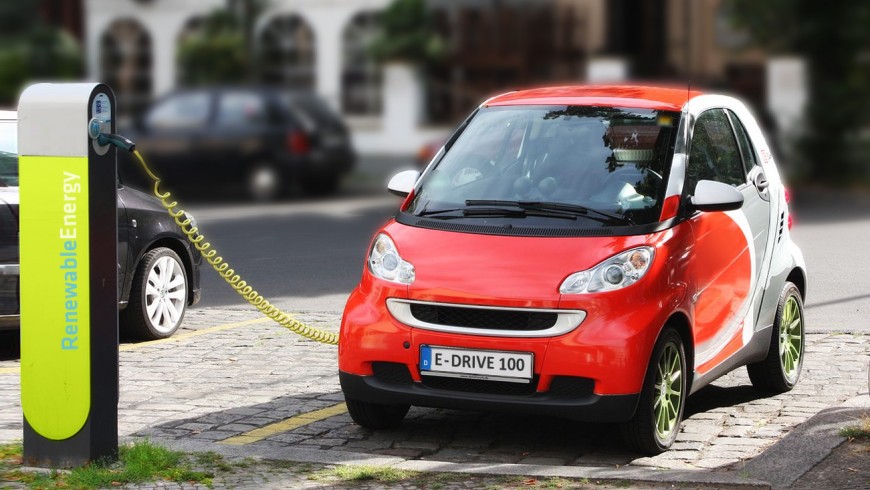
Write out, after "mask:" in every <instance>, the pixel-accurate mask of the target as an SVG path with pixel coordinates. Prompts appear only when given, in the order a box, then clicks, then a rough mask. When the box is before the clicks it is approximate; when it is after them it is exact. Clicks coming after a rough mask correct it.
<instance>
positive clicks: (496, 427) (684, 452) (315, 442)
mask: <svg viewBox="0 0 870 490" xmlns="http://www.w3.org/2000/svg"><path fill="white" fill-rule="evenodd" d="M257 315H258V314H257V313H256V312H255V311H254V310H251V309H217V308H206V309H193V310H190V311H189V312H188V317H187V318H186V319H185V322H186V325H187V327H188V329H193V330H185V331H184V332H182V333H181V334H180V335H178V336H176V337H174V338H173V339H169V340H168V341H161V342H157V343H142V344H123V345H122V352H121V372H120V381H121V393H120V404H119V421H120V427H119V432H120V435H121V436H122V437H125V438H126V439H129V438H136V437H148V438H151V439H153V440H155V441H158V442H160V443H162V444H166V445H168V446H170V447H175V448H181V449H184V448H190V447H202V445H203V444H205V445H208V444H211V445H212V446H214V447H218V446H220V447H226V445H225V444H222V443H220V442H219V441H223V440H226V439H229V438H231V437H234V436H238V435H240V434H245V433H248V432H250V431H252V430H255V429H258V428H260V427H264V426H269V424H273V423H276V422H280V421H284V420H286V419H290V418H292V417H295V416H299V415H304V414H308V413H310V412H312V411H317V410H321V409H331V410H334V411H335V412H337V415H333V416H329V417H325V418H322V419H321V420H316V421H312V422H307V423H306V422H305V421H303V422H302V423H296V424H293V426H294V427H295V428H292V429H290V430H285V431H275V433H270V434H269V435H267V436H265V437H264V438H262V439H259V440H252V441H251V442H250V443H249V444H247V445H244V446H236V447H237V448H239V449H240V450H241V451H243V452H244V451H249V452H251V454H256V453H257V452H266V453H269V454H272V455H276V454H277V455H280V454H282V453H291V452H292V453H293V454H300V451H303V452H304V451H309V452H312V453H313V452H317V451H321V452H324V451H325V452H324V454H332V455H335V454H347V456H348V457H349V458H351V457H358V456H359V457H363V455H364V456H365V457H369V458H388V459H389V460H391V461H401V460H411V461H416V462H417V463H418V465H423V467H425V464H426V463H427V462H431V463H432V465H431V467H432V468H437V463H438V462H444V463H451V462H455V463H477V464H480V465H496V464H500V463H510V464H515V463H518V464H521V465H525V466H523V468H532V469H534V467H536V466H541V465H546V466H551V467H552V466H560V467H588V468H590V469H594V468H617V467H618V468H628V469H631V468H666V469H675V470H688V471H689V472H697V471H698V470H713V472H732V473H733V472H737V473H739V472H740V470H741V467H742V462H744V461H746V460H748V459H751V458H753V457H754V456H756V455H758V454H760V453H761V452H762V451H764V450H765V449H766V448H768V447H770V446H771V445H773V444H774V443H776V442H777V441H778V440H780V439H781V438H782V437H783V436H784V435H785V434H786V433H787V432H789V431H790V430H791V429H792V428H794V427H795V426H797V425H798V424H801V423H802V422H804V421H806V420H807V419H808V418H809V417H811V416H813V415H814V414H816V413H817V412H819V411H820V410H822V409H825V408H827V407H830V406H832V405H836V404H838V403H840V402H843V401H845V400H848V399H850V398H853V397H855V396H856V395H857V394H858V393H863V392H866V390H867V373H866V369H867V364H868V360H870V355H868V352H870V336H868V335H860V334H855V335H853V334H836V333H826V334H809V335H808V336H807V355H806V358H805V363H804V367H803V374H802V377H801V381H800V382H799V383H798V385H797V387H796V388H795V389H794V390H792V391H791V392H789V393H786V394H782V395H777V396H767V395H764V394H762V393H759V392H757V391H755V390H754V389H753V388H752V387H751V385H750V383H749V379H748V377H747V376H746V374H745V370H743V369H740V370H738V371H737V372H734V373H731V374H729V375H727V376H725V377H723V378H720V379H719V380H718V381H716V382H715V383H714V384H713V385H711V386H709V387H707V388H705V389H703V390H701V391H700V392H698V393H696V394H695V395H693V396H692V397H691V398H689V400H688V404H687V414H686V420H685V422H684V423H683V429H682V432H681V434H680V435H679V437H678V439H677V442H676V443H675V445H674V447H673V449H672V450H671V451H668V452H666V453H664V454H662V455H659V456H656V457H641V456H640V455H637V454H632V453H630V452H628V451H627V450H626V449H624V448H623V446H622V445H621V443H620V442H619V438H618V437H614V434H615V427H614V426H610V425H606V424H582V423H576V422H571V421H565V420H561V419H556V418H548V417H532V416H523V415H510V414H493V413H479V412H462V411H453V410H438V409H428V408H412V410H411V412H410V413H409V414H408V417H407V418H406V420H405V423H404V424H403V426H402V427H401V428H399V429H394V430H384V431H376V432H375V431H370V430H367V429H364V428H362V427H359V426H357V425H355V424H353V423H352V421H351V419H350V416H349V415H347V413H346V412H344V410H343V408H342V407H341V406H340V403H341V402H342V401H343V397H342V395H341V391H340V389H339V385H338V378H337V376H336V359H335V358H336V352H335V347H334V346H328V345H323V344H317V343H314V342H310V341H306V340H304V339H301V338H300V337H298V336H296V335H295V334H293V333H292V332H290V331H288V330H285V329H283V328H281V327H279V326H277V325H275V324H272V323H269V322H266V321H261V320H260V318H259V317H258V316H257ZM299 318H300V319H302V320H304V321H305V322H307V323H309V324H312V325H314V326H317V327H320V328H326V329H329V330H333V331H334V330H336V329H337V325H338V315H332V314H301V315H299ZM238 323H242V325H238V326H232V325H230V326H228V327H226V328H217V329H215V328H211V329H209V328H206V327H211V326H219V325H227V324H238ZM198 328H202V330H196V329H198ZM189 335H193V336H189ZM17 364H18V362H17V360H0V442H8V441H11V440H15V439H20V438H21V409H20V396H19V377H18V375H17V373H16V366H17ZM329 413H334V412H329ZM294 420H298V419H294ZM254 439H256V438H254ZM216 442H217V444H215V443H216ZM707 473H709V471H707ZM239 483H240V484H241V482H239ZM314 483H316V482H314ZM314 483H312V485H313V488H316V487H317V485H315V484H314ZM250 484H251V485H252V486H255V487H256V486H262V485H259V484H257V483H256V482H253V481H252V482H250ZM264 484H265V483H264ZM231 486H238V485H231ZM306 486H308V484H306ZM161 488H162V487H161ZM444 488H454V487H444ZM455 488H464V487H455Z"/></svg>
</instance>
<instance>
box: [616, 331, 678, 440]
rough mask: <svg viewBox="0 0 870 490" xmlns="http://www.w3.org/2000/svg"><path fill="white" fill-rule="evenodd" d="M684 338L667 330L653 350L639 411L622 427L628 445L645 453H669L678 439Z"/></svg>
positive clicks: (641, 394)
mask: <svg viewBox="0 0 870 490" xmlns="http://www.w3.org/2000/svg"><path fill="white" fill-rule="evenodd" d="M686 387H687V384H686V353H685V350H684V348H683V339H682V337H680V334H679V333H677V331H676V330H674V329H673V328H671V327H665V329H664V330H663V331H662V333H661V335H660V336H659V340H658V342H656V346H655V348H654V349H653V353H652V357H651V358H650V362H649V366H648V367H647V373H646V378H645V379H644V384H643V388H642V390H641V393H640V400H639V402H638V407H637V412H635V414H634V417H633V418H632V419H631V420H629V421H628V422H626V423H625V425H623V427H622V432H623V437H624V439H625V442H626V444H627V445H628V446H630V447H631V448H632V449H634V450H636V451H640V452H642V453H646V454H659V453H662V452H664V451H667V450H668V448H669V447H671V445H672V444H673V443H674V441H675V440H676V439H677V433H679V431H680V423H681V422H682V420H683V410H684V408H685V406H686V396H687V393H686Z"/></svg>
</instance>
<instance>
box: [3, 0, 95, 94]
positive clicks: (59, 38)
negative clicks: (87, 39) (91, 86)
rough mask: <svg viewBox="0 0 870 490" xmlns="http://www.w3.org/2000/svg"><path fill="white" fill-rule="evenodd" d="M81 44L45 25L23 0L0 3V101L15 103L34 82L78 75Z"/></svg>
mask: <svg viewBox="0 0 870 490" xmlns="http://www.w3.org/2000/svg"><path fill="white" fill-rule="evenodd" d="M83 67H84V59H83V56H82V50H81V46H79V44H78V42H76V40H75V39H73V37H72V36H70V35H69V34H68V33H66V32H65V31H62V30H59V29H57V28H54V27H51V26H48V25H45V24H44V23H43V22H42V21H41V20H40V19H39V17H38V16H37V15H36V9H34V8H33V6H32V5H28V4H27V3H26V2H4V3H3V4H2V6H0V104H2V105H4V106H12V105H15V104H16V102H17V101H18V96H19V94H20V93H21V90H22V89H23V88H24V87H25V86H27V85H29V84H31V83H34V82H37V81H57V80H64V79H75V78H79V77H81V76H82V73H83Z"/></svg>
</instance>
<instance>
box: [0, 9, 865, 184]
mask: <svg viewBox="0 0 870 490" xmlns="http://www.w3.org/2000/svg"><path fill="white" fill-rule="evenodd" d="M868 25H870V2H867V1H866V0H841V1H836V2H824V3H820V2H817V1H814V0H766V1H763V2H759V1H756V0H37V1H34V2H12V1H4V2H2V3H0V107H5V108H14V106H15V105H16V103H17V98H18V95H19V93H20V91H21V89H22V88H23V87H24V86H26V85H27V84H29V83H32V82H34V81H42V80H52V81H53V80H62V79H73V80H75V79H86V80H98V81H102V82H104V83H107V84H108V85H110V86H111V87H112V89H113V90H114V91H115V95H116V97H117V101H118V105H117V110H118V126H119V128H120V130H121V131H122V132H123V133H124V134H126V135H128V136H131V137H133V138H134V139H135V140H137V142H138V143H139V144H140V147H141V148H142V149H143V150H145V151H146V153H147V154H148V155H149V158H150V159H151V160H152V161H153V162H154V163H155V165H156V166H157V167H158V170H159V171H162V172H164V174H166V178H167V180H168V181H169V183H170V184H176V185H181V184H184V183H186V182H190V181H196V182H197V183H199V184H201V186H202V184H206V183H208V189H211V188H212V187H210V186H211V185H212V184H218V183H221V181H230V182H229V183H230V184H232V185H233V186H234V187H235V188H237V189H238V190H240V191H244V195H246V196H247V197H249V198H253V199H258V200H269V199H274V198H276V197H280V196H282V195H287V194H288V193H297V192H300V191H301V192H303V193H307V194H314V195H327V194H331V193H333V192H334V191H336V190H338V189H340V188H343V187H347V186H350V187H351V188H353V187H354V186H360V185H364V184H365V183H367V182H368V183H375V184H376V185H377V186H381V185H382V183H383V178H384V176H386V175H388V174H389V173H390V172H392V171H393V170H394V169H395V168H397V167H402V166H409V165H415V164H416V165H420V164H424V163H425V162H426V161H428V159H429V158H430V157H431V156H432V155H434V153H435V152H436V151H437V149H438V148H439V147H440V145H441V143H442V142H443V141H444V139H445V138H446V137H447V135H448V134H449V133H450V131H451V130H452V129H453V127H455V126H456V124H457V123H458V122H459V121H461V120H462V119H463V118H464V117H465V116H466V115H467V114H468V113H469V112H470V111H471V110H472V109H473V108H474V107H475V106H476V105H477V104H479V103H480V102H481V101H482V100H484V99H485V98H487V97H488V96H491V95H495V94H498V93H502V92H505V91H508V90H511V89H517V88H526V87H531V86H540V85H551V84H577V83H610V82H628V81H630V82H633V83H655V84H662V83H664V84H669V85H676V86H688V85H691V87H692V88H693V89H694V88H699V89H702V90H709V91H716V92H725V93H730V94H734V95H737V96H739V97H740V98H742V99H743V100H745V101H746V102H748V103H749V104H750V105H751V106H752V108H753V110H754V112H755V113H756V115H757V116H758V117H759V119H760V120H761V121H762V124H763V126H764V127H765V128H766V130H767V133H768V137H769V138H770V139H771V140H772V143H773V146H774V148H775V150H776V152H777V156H778V160H779V162H780V165H781V167H782V168H783V169H784V170H785V172H786V173H787V174H788V175H789V178H790V180H791V181H793V182H798V183H800V182H805V183H806V182H809V183H826V184H831V185H834V186H839V187H841V188H842V187H844V186H845V187H857V188H861V189H867V188H870V165H868V164H867V162H868V159H870V29H868V28H867V26H868ZM415 160H416V161H417V163H415ZM419 162H422V163H419ZM122 172H123V169H122ZM192 177H195V178H192ZM128 179H135V176H134V175H130V176H129V177H128ZM212 180H214V182H212ZM225 183H227V182H225ZM342 186H343V187H342Z"/></svg>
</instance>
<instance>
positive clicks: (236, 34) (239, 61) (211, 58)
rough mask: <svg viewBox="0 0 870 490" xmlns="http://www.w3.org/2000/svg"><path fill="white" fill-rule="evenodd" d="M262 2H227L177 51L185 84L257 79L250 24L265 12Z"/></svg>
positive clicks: (238, 0) (255, 0)
mask: <svg viewBox="0 0 870 490" xmlns="http://www.w3.org/2000/svg"><path fill="white" fill-rule="evenodd" d="M266 6H267V4H266V2H265V1H263V0H228V1H227V7H225V8H221V9H216V10H214V11H213V12H212V13H211V14H210V15H209V16H208V17H207V18H206V19H205V22H204V24H203V25H202V27H201V28H199V29H197V30H196V31H195V32H193V33H191V34H190V35H188V36H187V37H186V38H185V39H184V40H183V41H182V42H181V44H180V46H179V48H178V65H179V67H180V71H181V74H182V75H181V82H182V83H183V84H185V85H212V84H220V83H240V82H253V81H255V80H256V78H257V76H256V75H257V70H256V63H255V62H254V61H253V60H255V59H256V57H255V53H254V42H253V38H252V34H251V33H252V32H253V24H254V21H255V20H256V18H257V17H258V16H259V15H260V14H261V13H262V12H263V11H264V10H265V8H266Z"/></svg>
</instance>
